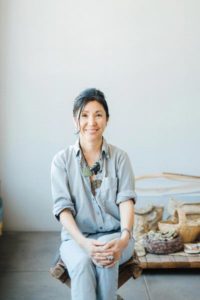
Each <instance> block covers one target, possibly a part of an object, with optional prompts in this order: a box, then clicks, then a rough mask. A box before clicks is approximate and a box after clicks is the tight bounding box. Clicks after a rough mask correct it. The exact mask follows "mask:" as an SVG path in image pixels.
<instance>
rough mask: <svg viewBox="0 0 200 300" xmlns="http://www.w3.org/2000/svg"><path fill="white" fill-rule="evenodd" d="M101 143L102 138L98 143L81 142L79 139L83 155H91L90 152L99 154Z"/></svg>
mask: <svg viewBox="0 0 200 300" xmlns="http://www.w3.org/2000/svg"><path fill="white" fill-rule="evenodd" d="M102 143H103V138H101V139H100V140H98V141H91V142H88V141H85V140H83V139H82V138H81V137H80V146H81V149H82V151H83V153H84V154H87V153H91V152H93V153H97V152H99V151H100V150H101V146H102Z"/></svg>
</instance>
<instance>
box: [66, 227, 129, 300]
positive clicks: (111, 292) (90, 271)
mask: <svg viewBox="0 0 200 300" xmlns="http://www.w3.org/2000/svg"><path fill="white" fill-rule="evenodd" d="M119 237H120V232H117V233H111V234H109V233H108V234H105V233H98V234H91V235H90V236H89V238H91V239H98V240H99V241H103V242H108V241H110V240H113V239H116V238H119ZM133 250H134V240H133V239H131V240H130V241H129V244H128V246H127V247H126V248H125V249H124V251H123V252H122V255H121V259H120V261H119V262H118V263H116V264H115V265H114V267H112V268H102V267H98V266H96V265H95V264H94V263H93V262H92V260H91V258H90V257H89V256H88V254H87V253H86V252H85V251H84V250H83V249H82V248H81V247H80V246H79V245H78V244H77V243H76V242H75V241H74V240H68V241H63V242H62V244H61V247H60V254H61V258H62V260H63V262H64V263H65V265H66V267H67V270H68V272H69V275H70V278H71V296H72V300H87V299H90V300H116V299H117V289H118V273H119V265H120V264H123V263H124V262H126V261H127V260H129V259H130V258H131V256H132V254H133Z"/></svg>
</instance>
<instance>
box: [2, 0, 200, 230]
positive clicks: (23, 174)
mask: <svg viewBox="0 0 200 300" xmlns="http://www.w3.org/2000/svg"><path fill="white" fill-rule="evenodd" d="M199 20H200V2H199V1H197V0H196V1H195V0H185V1H183V0H168V1H160V0H151V1H149V0H121V1H120V0H101V1H97V0H96V1H95V0H84V1H82V0H71V1H69V0H55V1H53V0H1V1H0V32H1V36H0V44H1V47H0V51H1V52H0V60H1V68H0V82H1V83H0V84H1V95H0V96H1V110H0V117H1V121H0V122H1V124H0V125H1V127H0V128H1V129H0V130H1V131H0V132H1V148H0V151H1V153H0V154H1V156H0V159H1V175H0V177H1V180H2V194H3V199H4V208H5V218H4V220H5V222H4V223H5V229H7V230H56V229H58V226H59V225H58V224H57V222H56V221H55V220H54V218H53V216H52V213H51V208H52V200H51V192H50V178H49V171H50V163H51V159H52V157H53V155H54V154H55V153H56V152H57V151H58V150H59V149H61V148H63V147H65V146H67V145H69V144H71V143H73V142H74V140H75V135H74V128H73V123H72V104H73V99H74V97H75V96H76V95H77V94H78V93H79V92H80V91H81V90H82V89H84V88H86V87H97V88H99V89H102V90H103V91H104V92H105V94H106V96H107V100H108V103H109V106H110V112H111V119H110V124H109V128H108V130H107V134H106V137H107V139H108V140H109V141H110V142H111V143H113V144H116V145H118V146H120V147H122V148H123V149H125V150H126V151H127V152H128V153H129V155H130V158H131V161H132V164H133V167H134V171H135V174H136V175H141V174H144V173H151V172H161V171H174V172H183V173H189V174H190V173H191V174H200V154H199V153H200V135H199V128H200V102H199V96H200V85H199V77H200V40H199V36H200V21H199Z"/></svg>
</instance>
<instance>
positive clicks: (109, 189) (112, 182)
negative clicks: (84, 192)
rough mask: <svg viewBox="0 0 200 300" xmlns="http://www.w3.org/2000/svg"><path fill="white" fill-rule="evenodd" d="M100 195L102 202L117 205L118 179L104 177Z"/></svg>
mask: <svg viewBox="0 0 200 300" xmlns="http://www.w3.org/2000/svg"><path fill="white" fill-rule="evenodd" d="M100 194H101V200H102V201H103V202H104V203H109V202H110V203H115V202H116V196H117V177H104V178H103V181H102V184H101V192H100Z"/></svg>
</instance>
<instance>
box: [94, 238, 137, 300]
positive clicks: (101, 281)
mask: <svg viewBox="0 0 200 300" xmlns="http://www.w3.org/2000/svg"><path fill="white" fill-rule="evenodd" d="M119 237H120V233H119V232H117V233H112V234H107V235H103V236H100V237H98V240H100V241H103V242H108V241H110V240H113V239H117V238H119ZM133 249H134V241H133V240H130V241H129V244H128V246H127V247H126V248H125V249H124V251H123V253H122V255H121V259H120V261H119V263H116V264H115V266H114V267H112V268H101V267H96V272H97V299H98V300H116V299H117V289H118V275H119V265H120V264H123V263H124V262H126V261H127V260H129V259H130V258H131V256H132V255H133Z"/></svg>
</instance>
